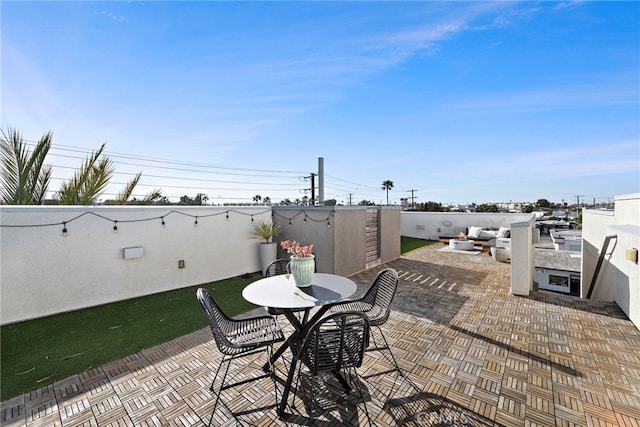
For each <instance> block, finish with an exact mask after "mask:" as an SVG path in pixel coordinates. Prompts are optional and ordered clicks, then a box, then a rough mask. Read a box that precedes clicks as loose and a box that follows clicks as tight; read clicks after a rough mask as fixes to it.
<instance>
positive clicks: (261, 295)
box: [242, 273, 358, 416]
mask: <svg viewBox="0 0 640 427" xmlns="http://www.w3.org/2000/svg"><path fill="white" fill-rule="evenodd" d="M357 289H358V287H357V286H356V284H355V282H354V281H353V280H351V279H348V278H346V277H342V276H338V275H336V274H327V273H314V274H313V280H312V282H311V286H308V287H304V288H299V287H297V286H296V282H295V281H294V280H293V276H292V275H290V274H280V275H277V276H271V277H265V278H264V279H260V280H256V281H255V282H253V283H250V284H249V285H247V286H246V287H245V288H244V289H243V290H242V297H243V298H244V299H246V300H247V301H249V302H250V303H253V304H256V305H261V306H263V307H274V308H280V309H282V311H283V313H284V315H285V316H286V317H287V319H288V320H289V322H291V324H292V325H293V327H294V328H295V329H296V332H298V333H300V334H303V335H306V334H307V332H308V330H309V328H310V327H311V326H313V325H314V324H315V322H317V321H318V320H320V318H321V317H322V316H323V315H324V314H325V313H326V312H327V310H329V309H330V308H331V306H333V305H334V304H335V303H337V302H340V301H342V300H343V299H345V298H348V297H350V296H351V295H353V294H354V293H355V291H356V290H357ZM314 307H318V310H317V311H316V312H315V314H314V315H313V317H312V318H311V319H309V312H310V310H311V309H312V308H314ZM296 309H304V316H303V318H302V320H299V319H298V318H297V317H296V315H295V314H294V310H296ZM288 346H289V340H288V339H287V341H285V343H284V344H283V345H282V346H280V348H278V350H276V352H275V353H274V354H273V355H272V356H271V361H270V363H267V364H265V365H264V366H263V369H264V370H265V371H267V372H268V371H269V369H270V365H273V363H275V361H276V360H277V359H278V358H279V357H280V356H281V355H282V354H283V353H284V352H285V350H286V349H287V348H288ZM289 369H290V370H292V369H295V366H294V365H292V366H291V367H290V368H289ZM291 374H292V372H290V375H289V376H288V377H287V382H286V384H285V388H284V392H283V395H282V398H281V399H280V405H279V406H278V409H277V413H278V415H279V416H281V415H282V414H283V413H284V408H285V406H286V404H287V397H288V394H289V390H290V388H291V382H290V380H289V379H290V378H292V375H291ZM336 378H338V380H340V382H341V383H342V384H343V386H345V388H347V387H348V385H347V383H346V382H345V380H344V378H342V375H340V373H336Z"/></svg>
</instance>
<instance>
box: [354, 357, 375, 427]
mask: <svg viewBox="0 0 640 427" xmlns="http://www.w3.org/2000/svg"><path fill="white" fill-rule="evenodd" d="M352 369H353V372H354V376H355V381H352V382H353V383H355V385H356V389H357V390H358V393H360V398H361V399H362V404H363V405H364V413H365V415H366V416H367V421H368V423H369V425H370V426H371V425H373V424H371V417H370V416H369V410H368V409H367V402H366V400H365V399H364V392H363V390H362V386H361V385H360V376H359V375H358V371H357V370H356V369H355V368H352ZM349 376H350V377H351V373H349Z"/></svg>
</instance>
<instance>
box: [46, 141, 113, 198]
mask: <svg viewBox="0 0 640 427" xmlns="http://www.w3.org/2000/svg"><path fill="white" fill-rule="evenodd" d="M105 146H106V144H102V146H100V148H99V149H98V150H97V151H95V152H92V153H91V155H90V156H89V157H88V158H87V159H86V160H85V161H84V162H83V164H82V166H81V167H80V169H78V170H77V171H76V173H75V174H74V176H73V177H72V178H70V179H69V180H68V181H66V182H63V183H62V185H61V186H60V191H59V193H58V199H59V202H60V204H63V205H91V204H93V202H94V201H95V200H96V198H97V197H98V195H99V194H100V193H101V192H102V190H104V187H106V186H107V184H108V183H109V180H110V179H111V177H112V176H113V172H114V171H115V168H114V167H113V163H112V161H111V159H110V158H109V157H104V158H102V159H99V157H100V155H101V154H102V152H103V151H104V148H105Z"/></svg>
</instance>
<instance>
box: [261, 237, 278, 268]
mask: <svg viewBox="0 0 640 427" xmlns="http://www.w3.org/2000/svg"><path fill="white" fill-rule="evenodd" d="M258 250H259V254H260V268H261V269H262V274H264V273H265V271H267V267H269V264H271V262H273V261H275V259H276V257H277V256H278V244H277V243H276V242H269V243H260V245H258Z"/></svg>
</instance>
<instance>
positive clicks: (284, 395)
mask: <svg viewBox="0 0 640 427" xmlns="http://www.w3.org/2000/svg"><path fill="white" fill-rule="evenodd" d="M297 364H298V359H297V358H296V357H295V356H294V357H293V359H292V360H291V367H290V368H289V374H288V375H287V382H286V383H285V385H284V390H283V391H282V398H281V400H280V406H279V407H278V411H277V414H278V416H279V417H281V416H282V415H283V414H284V409H285V407H286V406H287V400H288V396H289V391H291V382H292V381H293V374H294V373H295V371H296V365H297Z"/></svg>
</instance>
